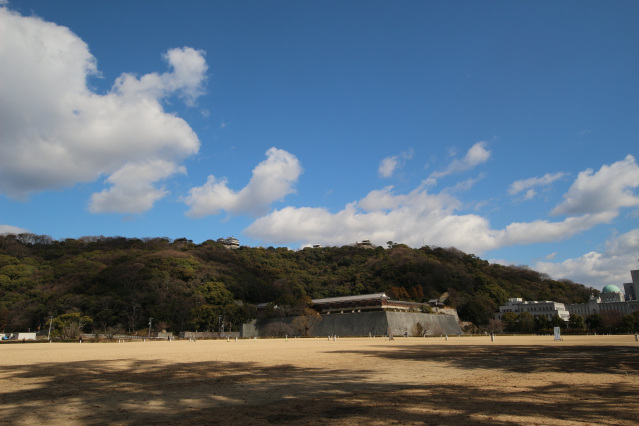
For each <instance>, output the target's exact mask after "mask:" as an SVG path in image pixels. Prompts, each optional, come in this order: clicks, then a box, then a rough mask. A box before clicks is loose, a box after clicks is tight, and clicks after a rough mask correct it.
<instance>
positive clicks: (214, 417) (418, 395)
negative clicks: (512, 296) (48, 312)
mask: <svg viewBox="0 0 639 426" xmlns="http://www.w3.org/2000/svg"><path fill="white" fill-rule="evenodd" d="M0 364H1V365H0V422H6V423H11V424H36V423H37V424H43V423H46V424H106V423H109V424H201V423H203V422H206V423H210V424H216V423H217V424H256V425H257V424H265V423H279V424H282V423H284V424H380V425H381V424H389V423H401V424H457V425H460V424H478V423H483V424H553V425H554V424H582V423H586V424H628V425H631V424H637V422H638V421H639V420H638V419H639V402H638V396H639V343H638V342H635V341H634V336H583V337H571V336H568V337H565V340H564V341H562V342H555V341H553V340H552V337H512V336H511V337H504V336H498V337H497V339H496V341H495V342H491V341H490V338H488V337H461V338H460V337H451V338H449V340H445V339H443V338H428V339H421V338H396V339H395V340H394V341H392V342H389V341H387V340H383V339H382V338H376V339H370V338H361V339H338V340H337V341H328V340H327V339H319V338H318V339H288V341H285V340H284V339H279V340H257V341H253V340H240V341H238V342H234V341H231V342H226V341H198V342H196V343H190V342H181V341H174V342H170V343H169V342H165V341H163V342H146V343H142V342H135V343H122V344H118V343H109V344H106V343H102V344H97V343H95V344H94V343H82V344H79V343H66V344H65V343H51V344H47V343H44V344H0Z"/></svg>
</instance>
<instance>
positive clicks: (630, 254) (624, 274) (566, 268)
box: [534, 229, 639, 289]
mask: <svg viewBox="0 0 639 426" xmlns="http://www.w3.org/2000/svg"><path fill="white" fill-rule="evenodd" d="M638 253H639V229H634V230H632V231H629V232H627V233H625V234H621V235H616V236H613V237H612V238H610V239H609V240H608V241H607V242H606V246H605V248H604V250H603V252H601V253H599V252H596V251H591V252H588V253H585V254H584V255H582V256H580V257H577V258H573V259H566V260H564V261H563V262H560V263H553V262H544V261H542V262H537V264H536V265H535V266H534V268H535V269H536V270H537V271H540V272H545V273H547V274H548V275H550V276H551V277H553V278H555V279H561V278H565V277H570V279H571V280H573V281H576V282H579V283H582V284H585V285H587V286H592V287H595V288H598V289H601V288H603V287H604V286H605V285H607V284H614V285H616V286H619V287H620V284H623V283H627V282H630V281H631V278H630V271H631V270H633V269H638V267H639V263H637V257H638ZM620 288H621V287H620Z"/></svg>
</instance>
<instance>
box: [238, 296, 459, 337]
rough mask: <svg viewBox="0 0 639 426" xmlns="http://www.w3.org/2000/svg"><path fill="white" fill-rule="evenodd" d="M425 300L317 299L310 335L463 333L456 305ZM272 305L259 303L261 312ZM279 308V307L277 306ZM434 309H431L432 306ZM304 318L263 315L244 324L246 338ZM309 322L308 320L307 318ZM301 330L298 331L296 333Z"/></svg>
mask: <svg viewBox="0 0 639 426" xmlns="http://www.w3.org/2000/svg"><path fill="white" fill-rule="evenodd" d="M425 306H428V305H427V304H425V303H415V302H404V301H400V300H390V298H389V297H388V296H386V294H384V293H375V294H361V295H356V296H342V297H329V298H323V299H313V300H312V304H311V308H313V309H315V310H316V311H317V312H318V313H319V314H320V315H317V317H316V318H315V320H314V321H313V326H312V328H311V329H310V330H309V331H308V335H309V336H335V335H337V336H367V335H368V336H373V335H377V336H381V335H385V334H387V333H392V334H394V335H396V336H397V335H404V336H409V335H410V336H418V335H419V336H423V335H444V334H447V335H449V334H462V330H461V328H460V327H459V317H458V316H457V311H456V310H455V309H454V308H443V309H439V308H435V309H433V310H432V312H424V309H423V308H424V307H425ZM266 308H268V304H267V303H261V304H259V305H257V309H258V311H259V310H261V309H266ZM275 309H277V306H275ZM428 311H430V309H428ZM296 318H300V317H284V316H281V317H271V318H262V319H258V320H256V321H253V322H251V323H249V324H244V325H243V326H242V337H253V336H259V335H260V330H263V329H264V327H266V326H267V325H268V324H270V323H279V324H281V323H287V324H293V325H294V324H295V322H296V321H300V320H299V319H298V320H296ZM304 321H308V319H306V320H304ZM295 333H297V332H295Z"/></svg>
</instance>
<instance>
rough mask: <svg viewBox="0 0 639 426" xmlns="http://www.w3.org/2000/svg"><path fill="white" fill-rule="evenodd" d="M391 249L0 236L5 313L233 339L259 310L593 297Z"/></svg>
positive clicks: (463, 262)
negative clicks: (367, 299) (318, 302)
mask: <svg viewBox="0 0 639 426" xmlns="http://www.w3.org/2000/svg"><path fill="white" fill-rule="evenodd" d="M389 245H390V246H391V247H392V248H390V249H385V248H383V247H377V248H375V249H373V250H369V249H361V248H357V247H352V246H344V247H325V248H313V249H311V248H307V249H303V250H298V251H293V250H288V249H286V248H273V247H269V248H267V249H264V248H251V247H241V248H240V249H238V250H228V249H226V248H224V247H223V246H222V245H221V244H219V243H217V242H215V241H214V240H213V239H211V240H207V241H205V242H204V243H202V244H194V243H193V242H191V241H189V240H186V239H177V240H174V241H171V240H169V239H168V238H144V239H136V238H132V239H130V238H122V237H102V236H97V237H82V238H80V239H67V240H63V241H55V240H53V239H51V238H50V237H47V236H37V235H32V234H21V235H19V236H15V235H5V236H0V312H2V314H3V318H6V319H5V320H4V322H3V324H4V328H5V329H6V331H20V330H25V329H27V328H31V329H36V328H38V327H40V329H42V327H44V324H45V323H46V321H47V320H48V318H49V317H50V316H51V315H53V316H60V315H63V314H69V313H78V312H80V313H82V315H83V316H88V317H90V318H92V319H93V321H94V322H93V325H92V326H93V327H94V328H95V329H97V330H102V331H106V330H107V329H113V328H123V329H127V330H129V332H133V331H134V330H140V329H144V328H145V326H146V324H147V323H148V318H149V317H153V318H154V319H155V321H156V323H162V324H166V327H167V328H168V329H170V330H171V331H175V332H178V331H182V330H186V329H193V328H194V327H196V328H198V329H206V328H213V327H217V326H218V322H219V315H223V317H224V318H225V319H224V321H225V328H226V329H227V330H228V329H229V327H231V328H232V327H237V326H238V325H239V324H240V323H241V322H242V321H246V320H247V319H250V318H255V316H256V311H255V304H258V303H264V302H275V304H276V305H277V306H278V307H279V308H278V309H279V313H280V314H281V313H282V312H285V314H288V315H297V313H299V312H303V311H304V309H305V308H307V307H308V306H309V303H310V299H314V298H323V297H334V296H346V295H353V294H367V293H378V292H386V294H388V295H389V296H391V297H393V298H396V299H400V300H407V301H413V302H417V303H426V302H428V300H429V299H433V298H439V297H440V296H441V295H442V294H443V293H445V292H448V295H449V297H448V301H447V302H446V303H447V304H448V305H450V306H453V307H456V308H458V310H459V315H460V318H461V319H462V320H465V321H473V322H474V323H476V324H477V325H484V324H488V323H489V322H490V320H491V319H492V316H493V314H494V312H495V311H496V310H497V307H498V306H499V305H500V304H503V302H504V301H505V300H506V299H507V298H509V297H524V298H526V299H529V300H540V299H545V300H555V301H557V302H562V303H575V302H582V301H585V300H587V298H588V296H590V294H591V292H592V290H591V289H588V288H585V287H584V286H581V285H578V284H574V283H571V282H567V281H553V280H550V279H549V278H548V277H547V276H544V275H542V274H539V273H537V272H535V271H532V270H530V269H528V268H525V267H514V266H502V265H491V264H489V263H488V262H486V261H485V260H482V259H479V258H478V257H476V256H474V255H472V254H466V253H463V252H461V251H459V250H457V249H455V248H440V247H428V246H425V247H421V248H419V249H411V248H410V247H408V246H406V245H404V244H397V243H392V245H391V244H389ZM237 300H241V301H242V302H243V303H242V304H238V303H235V301H237ZM618 320H619V321H621V319H618ZM614 321H617V319H614V318H611V319H609V322H614ZM624 321H625V322H624V324H625V325H624V327H626V328H629V327H630V320H624ZM503 322H504V325H505V326H506V328H507V329H510V328H511V327H514V325H513V324H511V323H509V321H506V320H505V319H504V321H503ZM619 327H620V326H619Z"/></svg>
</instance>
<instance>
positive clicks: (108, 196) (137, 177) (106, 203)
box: [89, 160, 186, 213]
mask: <svg viewBox="0 0 639 426" xmlns="http://www.w3.org/2000/svg"><path fill="white" fill-rule="evenodd" d="M185 172H186V169H185V168H184V167H181V166H177V165H176V164H174V163H171V162H168V161H163V160H154V161H147V162H145V163H132V164H126V165H125V166H123V167H122V168H121V169H119V170H117V171H115V172H114V173H113V174H111V176H109V178H108V179H107V182H109V183H110V184H111V185H112V186H111V188H109V189H105V190H104V191H102V192H99V193H97V194H93V195H92V196H91V204H90V205H89V210H90V211H91V212H93V213H105V212H111V213H142V212H144V211H146V210H149V209H150V208H151V207H153V204H154V203H155V202H156V201H157V200H159V199H161V198H163V197H164V196H165V195H166V194H167V193H168V191H166V190H165V189H158V188H155V187H154V186H153V183H154V182H157V181H159V180H162V179H166V178H168V177H170V176H172V175H173V174H175V173H185Z"/></svg>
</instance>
